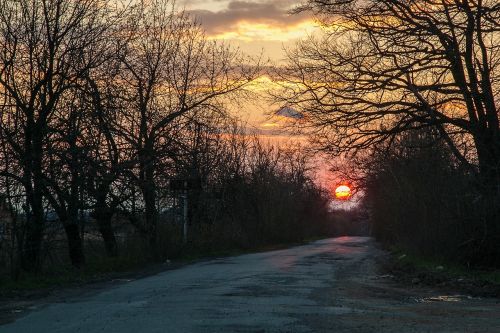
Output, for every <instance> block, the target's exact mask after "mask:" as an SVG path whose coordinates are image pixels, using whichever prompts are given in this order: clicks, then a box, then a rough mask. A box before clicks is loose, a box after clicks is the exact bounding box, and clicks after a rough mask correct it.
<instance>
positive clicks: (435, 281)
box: [379, 255, 500, 298]
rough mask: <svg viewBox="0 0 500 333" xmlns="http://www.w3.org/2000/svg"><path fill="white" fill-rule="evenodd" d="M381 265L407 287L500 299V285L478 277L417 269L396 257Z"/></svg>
mask: <svg viewBox="0 0 500 333" xmlns="http://www.w3.org/2000/svg"><path fill="white" fill-rule="evenodd" d="M379 264H380V267H381V270H382V272H383V274H386V275H387V276H388V277H392V278H393V279H395V280H398V281H400V282H402V283H403V284H406V285H416V286H429V287H433V288H438V289H440V290H443V291H445V292H448V293H450V292H455V293H457V294H467V295H470V296H474V297H490V298H500V284H497V283H493V282H490V281H486V280H484V279H481V278H478V277H469V276H466V275H463V276H457V274H451V273H450V272H448V271H446V270H445V269H442V270H439V269H438V270H436V269H434V270H431V269H427V268H424V267H417V266H415V265H413V264H411V263H409V262H405V261H403V260H400V259H398V257H397V256H394V255H391V256H387V257H386V258H385V260H383V261H380V262H379ZM438 268H440V267H439V266H438Z"/></svg>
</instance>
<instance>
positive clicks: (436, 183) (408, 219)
mask: <svg viewBox="0 0 500 333" xmlns="http://www.w3.org/2000/svg"><path fill="white" fill-rule="evenodd" d="M375 151H376V152H374V153H373V154H372V155H371V156H370V158H368V159H367V160H365V162H364V163H363V166H364V167H365V168H366V170H365V179H364V180H363V182H364V186H365V188H366V196H365V198H364V201H365V202H364V204H365V205H366V206H367V207H368V208H369V210H370V211H371V221H372V224H373V226H372V227H373V234H374V236H375V237H377V238H378V239H379V240H380V241H382V242H384V243H385V244H389V245H395V246H397V247H398V248H399V249H400V250H403V251H406V252H408V253H411V254H413V255H418V256H424V257H429V258H433V259H437V260H445V261H450V262H456V263H461V264H463V265H465V266H468V267H470V266H476V267H477V266H480V267H488V266H490V267H491V266H496V267H498V258H500V250H499V249H498V243H499V241H500V229H499V226H500V223H499V221H498V219H499V216H498V203H497V202H494V201H492V198H488V197H485V196H484V194H483V193H482V191H481V187H480V185H479V182H478V179H477V177H476V176H475V175H474V174H471V172H470V170H467V169H466V168H464V167H463V166H462V165H461V164H460V163H458V162H457V161H456V159H455V158H454V157H453V154H452V152H451V151H450V149H449V148H448V147H447V145H446V143H445V142H443V141H442V140H441V139H440V138H439V135H438V134H437V133H436V132H433V131H429V130H422V131H419V132H412V133H409V134H405V135H401V136H399V137H398V138H397V139H395V141H394V142H392V144H384V145H383V146H379V147H377V149H376V150H375Z"/></svg>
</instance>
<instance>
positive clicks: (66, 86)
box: [0, 0, 112, 269]
mask: <svg viewBox="0 0 500 333" xmlns="http://www.w3.org/2000/svg"><path fill="white" fill-rule="evenodd" d="M109 14H110V11H109V6H108V3H107V2H106V1H100V0H82V1H68V0H19V1H13V0H2V1H0V45H1V49H2V51H1V52H0V66H1V68H0V89H1V92H2V106H1V110H0V111H1V122H2V124H1V131H2V138H3V139H5V140H6V141H7V142H8V145H9V146H10V148H11V149H12V151H13V152H15V156H16V158H17V163H18V165H19V168H20V170H19V171H18V172H17V173H16V174H12V175H10V176H11V177H12V178H15V179H18V180H20V181H21V182H22V186H23V187H24V190H25V193H26V205H25V213H26V218H27V231H26V238H25V244H24V253H23V266H24V268H25V269H36V268H37V267H38V264H39V258H40V257H39V253H40V244H41V241H42V237H43V228H44V196H45V197H47V199H49V201H51V203H52V204H54V203H56V202H57V201H58V199H62V197H61V196H58V195H57V193H56V192H57V191H56V192H55V191H54V186H53V185H54V184H56V182H54V181H53V179H52V180H51V179H49V177H48V174H49V173H47V172H46V171H47V170H46V168H47V167H48V164H47V158H48V157H50V156H49V155H48V152H49V151H50V150H51V149H52V148H53V147H51V145H52V142H51V133H52V130H53V128H52V124H51V122H52V121H53V117H54V116H55V115H56V114H59V115H58V116H59V117H63V118H65V116H64V115H61V112H62V113H64V111H63V110H64V105H63V103H62V101H71V97H70V95H71V93H72V91H73V90H74V89H75V87H76V86H77V85H78V84H79V83H78V82H79V80H80V79H82V78H84V77H85V75H86V73H87V72H88V71H89V70H90V69H92V68H94V67H96V66H99V65H100V62H101V57H100V54H101V52H100V50H99V49H98V48H97V47H95V46H97V45H100V43H99V40H100V39H101V38H104V37H105V33H104V32H105V31H106V29H107V25H106V24H110V22H112V20H111V19H110V16H109ZM104 23H106V24H104ZM68 117H72V116H71V115H68ZM57 148H58V149H59V148H60V147H57ZM74 176H75V175H74ZM54 193H56V196H58V198H56V197H54V196H53V194H54ZM59 194H60V193H59ZM59 202H60V201H59ZM62 212H63V210H58V213H62ZM72 215H73V214H70V215H69V216H67V218H66V216H62V215H61V216H59V218H60V220H61V221H62V222H63V223H64V227H65V229H66V231H67V232H69V233H68V242H70V244H69V248H70V250H71V249H76V252H71V251H70V252H71V259H72V260H73V263H74V264H75V265H76V266H80V265H81V264H82V262H83V253H77V252H81V251H80V250H78V247H79V246H78V245H75V244H74V243H72V242H73V241H75V242H76V243H78V242H79V239H78V236H77V234H78V232H76V233H75V232H74V231H75V228H77V227H76V221H75V220H74V218H73V216H72Z"/></svg>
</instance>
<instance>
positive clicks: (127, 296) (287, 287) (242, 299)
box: [0, 237, 500, 333]
mask: <svg viewBox="0 0 500 333" xmlns="http://www.w3.org/2000/svg"><path fill="white" fill-rule="evenodd" d="M383 256H384V253H383V252H382V251H381V250H379V249H378V248H377V247H376V245H375V243H374V242H373V241H372V240H371V239H369V238H362V237H343V238H336V239H328V240H322V241H317V242H314V243H311V244H309V245H304V246H298V247H294V248H290V249H286V250H279V251H272V252H265V253H256V254H247V255H241V256H236V257H229V258H220V259H215V260H210V261H205V262H200V263H197V264H192V265H189V266H185V267H183V268H180V269H175V270H169V271H166V272H163V273H161V274H158V275H155V276H151V277H148V278H143V279H139V280H136V281H130V282H127V283H121V284H118V285H115V286H112V287H110V288H107V289H105V290H102V291H100V292H98V293H89V295H87V296H84V297H77V298H75V299H70V300H68V301H66V302H60V303H55V304H48V305H44V306H40V307H39V308H38V309H34V310H33V311H32V312H30V313H28V314H27V315H25V316H23V317H21V318H18V320H17V321H15V322H13V323H10V324H8V325H5V326H0V332H2V333H4V332H5V333H24V332H26V333H28V332H29V333H36V332H50V333H59V332H68V333H69V332H71V333H74V332H85V333H90V332H107V333H113V332H120V333H126V332H134V333H143V332H168V333H176V332H195V333H197V332H217V333H224V332H297V333H301V332H500V304H499V303H498V300H496V299H478V298H470V297H466V296H460V295H442V294H439V293H438V292H437V291H433V290H430V289H422V288H417V287H405V286H401V285H399V286H398V285H397V284H396V283H395V282H393V281H392V280H391V279H390V278H389V277H386V276H383V275H382V276H380V275H377V269H376V261H377V259H378V258H382V257H383Z"/></svg>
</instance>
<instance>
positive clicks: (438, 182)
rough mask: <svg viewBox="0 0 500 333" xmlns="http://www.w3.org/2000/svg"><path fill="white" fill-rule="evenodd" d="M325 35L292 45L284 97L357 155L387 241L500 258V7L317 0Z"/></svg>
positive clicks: (473, 258) (468, 257)
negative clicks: (295, 45)
mask: <svg viewBox="0 0 500 333" xmlns="http://www.w3.org/2000/svg"><path fill="white" fill-rule="evenodd" d="M297 11H298V12H301V11H311V12H313V13H314V14H315V16H316V18H317V19H318V21H319V22H320V24H321V26H322V28H323V29H322V30H323V31H322V32H323V34H322V35H321V36H320V37H318V36H312V37H310V38H309V39H307V40H304V41H302V42H301V43H300V44H299V45H298V46H297V48H295V49H293V50H289V52H288V58H289V62H288V65H287V66H285V67H284V68H281V69H279V71H278V75H280V77H281V80H283V82H284V84H283V93H282V94H277V95H278V99H281V100H282V101H283V102H285V103H288V105H291V106H293V107H295V108H296V109H297V110H300V111H302V112H303V113H304V115H305V118H306V119H308V122H307V124H306V125H305V128H306V130H307V131H308V132H309V133H311V135H312V136H313V141H314V143H315V144H316V148H317V149H318V150H320V151H324V152H327V153H331V154H334V155H343V156H344V157H346V158H347V159H351V160H352V161H353V162H352V164H351V167H352V170H350V173H351V175H353V177H354V178H358V185H359V186H360V187H363V186H364V189H365V191H366V196H365V201H366V204H367V205H368V206H369V207H370V209H371V211H372V213H373V220H372V222H373V223H374V228H375V230H376V234H377V236H378V237H379V239H382V240H386V241H388V242H389V243H390V244H393V245H396V246H401V247H403V248H405V249H408V250H411V251H412V252H414V253H419V254H426V255H433V256H445V257H448V258H450V257H451V258H453V259H454V260H460V261H462V262H464V263H466V264H467V265H486V266H487V265H496V266H498V264H499V263H500V260H499V258H500V250H499V248H498V244H499V241H500V127H499V112H500V109H499V107H498V104H499V93H500V85H499V82H500V81H499V79H500V70H499V65H500V4H499V3H498V1H495V0H479V1H468V0H454V1H443V0H377V1H375V0H367V1H365V0H326V1H325V0H310V1H306V3H305V4H304V5H303V6H301V7H300V8H298V9H297Z"/></svg>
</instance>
